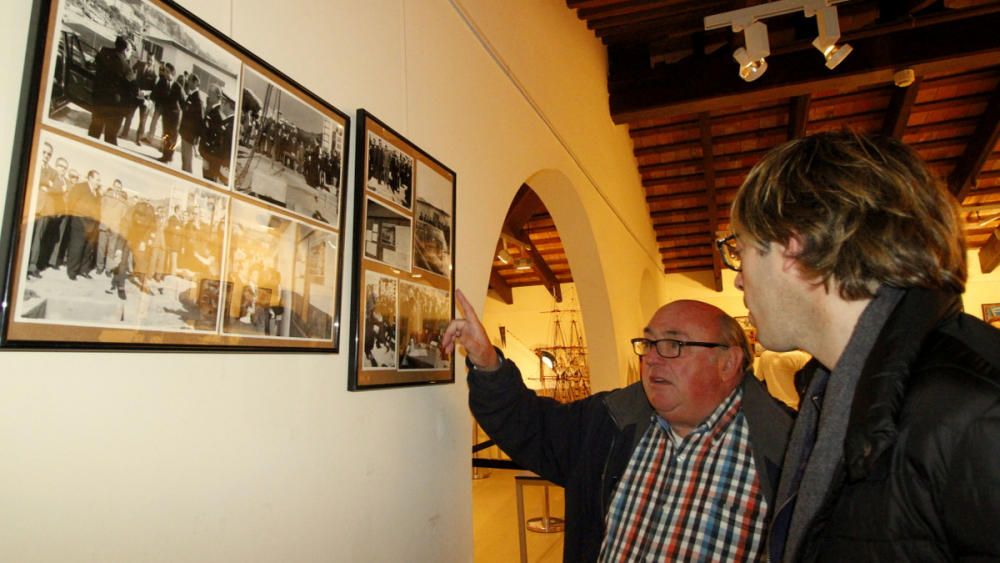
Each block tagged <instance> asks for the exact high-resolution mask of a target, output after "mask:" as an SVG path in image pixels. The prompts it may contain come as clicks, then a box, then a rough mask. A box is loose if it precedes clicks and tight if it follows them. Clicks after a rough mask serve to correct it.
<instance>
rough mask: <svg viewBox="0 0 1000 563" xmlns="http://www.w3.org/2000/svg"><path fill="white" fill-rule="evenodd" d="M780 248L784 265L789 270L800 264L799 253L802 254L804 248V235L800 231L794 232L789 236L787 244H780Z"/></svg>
mask: <svg viewBox="0 0 1000 563" xmlns="http://www.w3.org/2000/svg"><path fill="white" fill-rule="evenodd" d="M777 246H778V250H779V251H781V257H782V266H783V269H784V270H786V271H787V270H789V269H792V268H795V267H797V266H798V262H799V255H800V254H802V249H803V248H804V245H803V244H802V237H800V236H799V234H798V233H795V232H793V233H792V236H790V237H788V240H787V241H785V244H778V245H777Z"/></svg>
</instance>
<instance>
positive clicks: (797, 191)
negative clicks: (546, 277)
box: [718, 133, 1000, 561]
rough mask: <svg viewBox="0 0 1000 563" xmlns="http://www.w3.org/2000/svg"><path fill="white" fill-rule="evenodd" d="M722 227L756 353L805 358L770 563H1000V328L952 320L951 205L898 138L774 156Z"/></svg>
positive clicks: (844, 141) (818, 138)
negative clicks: (959, 562)
mask: <svg viewBox="0 0 1000 563" xmlns="http://www.w3.org/2000/svg"><path fill="white" fill-rule="evenodd" d="M732 223H733V235H730V236H729V237H726V238H725V239H721V240H720V241H718V245H719V248H720V250H721V251H722V254H723V260H724V262H725V263H726V264H727V265H728V266H730V267H732V268H733V269H735V270H737V271H738V272H739V274H738V275H737V276H736V287H738V288H739V289H741V290H743V292H744V301H745V302H746V304H747V308H748V309H749V310H750V317H751V319H752V321H753V323H754V325H755V326H756V327H757V334H758V338H759V340H760V342H761V344H763V345H764V346H765V347H766V348H768V349H770V350H777V351H786V350H793V349H796V348H798V349H802V350H804V351H806V352H808V353H810V354H812V356H813V357H814V359H813V360H812V361H811V362H809V363H808V364H807V365H806V366H805V367H804V368H803V371H802V372H801V373H803V374H805V375H806V377H805V379H806V380H808V381H809V383H808V387H807V392H806V396H805V397H803V400H802V402H801V408H800V411H799V415H798V418H797V420H796V423H795V428H794V430H793V431H792V437H791V439H790V441H789V446H788V453H787V455H786V457H785V463H784V468H783V471H782V475H781V484H780V485H779V488H778V498H777V502H778V505H777V506H778V507H779V508H778V509H777V512H776V513H775V516H774V522H773V524H772V527H771V530H770V532H769V536H768V551H769V556H770V559H771V560H772V561H799V560H806V561H813V560H822V561H915V560H923V561H931V560H933V561H945V560H955V559H966V558H975V559H980V560H985V559H996V558H997V557H1000V534H997V532H996V529H995V528H996V522H997V515H998V514H1000V456H998V454H997V452H998V451H1000V332H998V331H997V330H996V329H994V328H992V327H990V326H988V325H987V324H985V323H983V322H982V321H980V320H978V319H976V318H973V317H971V316H969V315H966V314H963V313H962V312H961V309H962V302H961V293H962V291H964V286H965V279H966V265H965V244H964V241H963V236H962V230H961V226H960V222H959V217H958V206H957V203H956V202H955V200H954V198H952V196H951V194H949V193H948V192H947V191H945V190H944V188H943V187H942V186H941V185H940V184H939V183H938V182H936V181H935V179H934V177H933V176H932V174H931V172H930V171H929V170H928V168H927V167H926V165H925V164H924V163H923V162H922V161H921V160H920V158H919V157H918V156H917V154H916V153H915V152H914V151H913V150H912V149H910V148H909V147H907V146H905V145H903V144H902V143H900V142H898V141H895V140H892V139H888V138H867V137H863V136H860V135H855V134H850V133H826V134H820V135H815V136H811V137H806V138H803V139H798V140H795V141H791V142H789V143H786V144H785V145H782V146H780V147H778V148H776V149H774V150H773V151H771V152H770V153H768V154H767V155H766V156H765V157H764V158H763V160H762V161H761V162H760V163H758V164H757V165H756V166H755V167H754V168H753V170H751V171H750V174H749V176H748V177H747V179H746V181H745V182H744V184H743V186H742V187H741V188H740V190H739V192H738V193H737V195H736V199H735V200H734V201H733V207H732Z"/></svg>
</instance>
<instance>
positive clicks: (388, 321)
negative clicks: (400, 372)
mask: <svg viewBox="0 0 1000 563" xmlns="http://www.w3.org/2000/svg"><path fill="white" fill-rule="evenodd" d="M364 295H365V305H364V307H365V315H364V321H363V323H364V343H363V347H364V351H365V353H364V358H363V360H362V366H363V369H366V370H367V369H396V311H397V300H398V298H399V281H398V280H397V279H396V278H393V277H389V276H385V275H382V274H379V273H378V272H373V271H371V270H369V271H367V272H365V287H364Z"/></svg>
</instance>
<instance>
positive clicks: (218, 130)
mask: <svg viewBox="0 0 1000 563" xmlns="http://www.w3.org/2000/svg"><path fill="white" fill-rule="evenodd" d="M234 107H235V103H234V102H233V100H232V98H230V97H229V96H227V95H226V94H225V93H224V92H223V91H222V89H221V88H219V87H218V86H213V87H212V95H211V97H210V98H209V108H208V111H206V112H205V123H204V126H203V127H202V130H203V131H204V136H203V138H202V141H201V161H202V176H203V177H204V178H205V179H206V180H212V181H214V182H222V183H225V179H224V178H222V167H223V165H226V166H227V167H228V164H229V158H230V154H231V153H232V148H233V145H232V142H233V108H234Z"/></svg>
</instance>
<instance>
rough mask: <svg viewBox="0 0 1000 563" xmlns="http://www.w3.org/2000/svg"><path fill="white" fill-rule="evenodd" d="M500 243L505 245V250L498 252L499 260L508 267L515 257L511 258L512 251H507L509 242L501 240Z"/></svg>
mask: <svg viewBox="0 0 1000 563" xmlns="http://www.w3.org/2000/svg"><path fill="white" fill-rule="evenodd" d="M500 242H501V243H503V248H502V249H500V252H497V260H499V261H500V262H501V263H502V264H504V265H505V266H506V265H507V264H510V263H511V262H513V261H514V257H513V256H511V255H510V251H508V250H507V241H506V240H505V239H503V238H501V239H500Z"/></svg>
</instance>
